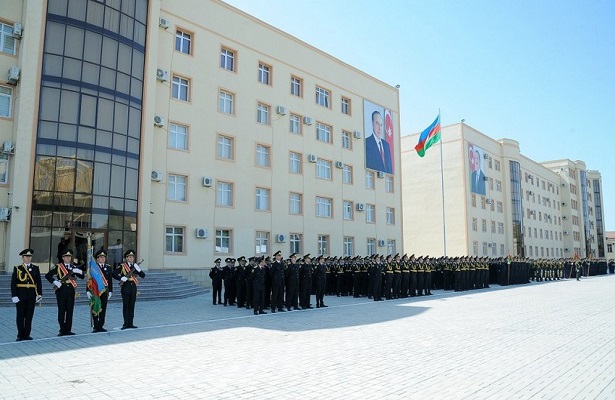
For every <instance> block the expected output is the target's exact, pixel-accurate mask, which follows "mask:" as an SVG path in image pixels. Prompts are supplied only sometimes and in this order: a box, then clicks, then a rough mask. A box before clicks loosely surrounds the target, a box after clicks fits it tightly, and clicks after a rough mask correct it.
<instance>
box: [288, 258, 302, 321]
mask: <svg viewBox="0 0 615 400" xmlns="http://www.w3.org/2000/svg"><path fill="white" fill-rule="evenodd" d="M289 258H290V264H288V266H287V267H286V309H287V310H288V311H290V310H291V308H293V309H295V310H298V309H299V301H298V299H299V264H298V263H297V253H293V254H291V255H290V257H289Z"/></svg>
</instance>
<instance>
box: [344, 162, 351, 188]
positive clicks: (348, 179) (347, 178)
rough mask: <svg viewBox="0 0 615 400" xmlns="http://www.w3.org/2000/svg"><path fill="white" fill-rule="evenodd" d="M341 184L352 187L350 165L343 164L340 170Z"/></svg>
mask: <svg viewBox="0 0 615 400" xmlns="http://www.w3.org/2000/svg"><path fill="white" fill-rule="evenodd" d="M342 183H344V184H346V185H352V167H351V166H350V165H346V164H344V168H343V170H342Z"/></svg>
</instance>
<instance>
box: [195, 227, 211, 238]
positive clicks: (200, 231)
mask: <svg viewBox="0 0 615 400" xmlns="http://www.w3.org/2000/svg"><path fill="white" fill-rule="evenodd" d="M194 236H196V237H197V239H207V236H209V231H208V230H207V229H205V228H196V229H195V230H194Z"/></svg>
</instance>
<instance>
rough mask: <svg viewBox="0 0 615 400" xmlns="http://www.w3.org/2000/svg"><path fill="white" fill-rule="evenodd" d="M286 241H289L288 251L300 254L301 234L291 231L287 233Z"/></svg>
mask: <svg viewBox="0 0 615 400" xmlns="http://www.w3.org/2000/svg"><path fill="white" fill-rule="evenodd" d="M288 242H289V243H290V252H291V253H298V254H301V235H300V234H298V233H291V234H290V235H289V239H288Z"/></svg>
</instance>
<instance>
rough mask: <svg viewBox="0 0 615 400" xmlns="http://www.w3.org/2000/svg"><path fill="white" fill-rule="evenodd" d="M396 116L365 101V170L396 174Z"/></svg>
mask: <svg viewBox="0 0 615 400" xmlns="http://www.w3.org/2000/svg"><path fill="white" fill-rule="evenodd" d="M396 124H397V121H396V120H395V114H394V113H393V112H392V111H391V110H389V109H387V108H385V107H382V106H379V105H377V104H374V103H372V102H371V101H369V100H363V127H364V131H365V133H364V134H365V168H368V169H372V170H374V171H379V172H384V173H385V174H394V173H395V162H394V161H395V159H394V153H395V132H396V128H395V126H396Z"/></svg>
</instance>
